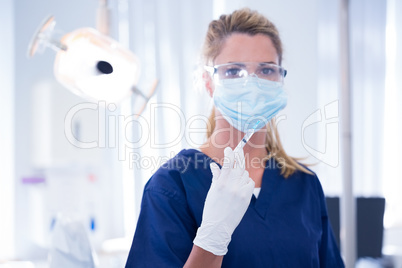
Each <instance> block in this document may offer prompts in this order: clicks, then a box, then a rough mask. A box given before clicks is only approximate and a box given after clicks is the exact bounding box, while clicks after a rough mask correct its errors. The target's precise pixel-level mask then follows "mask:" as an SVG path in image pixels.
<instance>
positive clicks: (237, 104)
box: [213, 76, 287, 132]
mask: <svg viewBox="0 0 402 268" xmlns="http://www.w3.org/2000/svg"><path fill="white" fill-rule="evenodd" d="M213 99H214V103H215V106H216V108H217V109H218V110H219V111H220V112H221V114H222V115H223V116H224V117H225V119H226V120H227V121H228V122H229V124H231V125H232V126H233V127H234V128H236V129H237V130H240V131H242V132H246V131H247V130H248V129H251V128H255V130H258V129H261V128H262V127H264V126H265V125H266V124H267V123H268V122H269V120H271V118H272V117H274V116H275V115H276V114H277V113H278V112H279V111H280V110H282V109H283V108H285V106H286V103H287V94H286V93H285V91H284V90H283V87H282V83H280V82H273V81H269V80H265V79H261V78H258V77H252V76H249V77H246V78H236V79H224V80H218V81H216V82H215V90H214V95H213ZM258 120H260V123H258V126H256V125H255V124H256V122H258Z"/></svg>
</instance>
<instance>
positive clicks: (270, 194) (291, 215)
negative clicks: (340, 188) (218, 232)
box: [126, 149, 344, 268]
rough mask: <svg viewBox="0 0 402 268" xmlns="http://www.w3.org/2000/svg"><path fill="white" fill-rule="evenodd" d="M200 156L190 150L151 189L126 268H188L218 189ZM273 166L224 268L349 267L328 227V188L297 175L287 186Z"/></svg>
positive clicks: (160, 173) (271, 162)
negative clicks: (206, 207) (210, 192)
mask: <svg viewBox="0 0 402 268" xmlns="http://www.w3.org/2000/svg"><path fill="white" fill-rule="evenodd" d="M211 162H213V160H212V159H211V158H210V157H208V156H207V155H205V154H203V153H202V152H200V151H197V150H194V149H190V150H182V151H181V152H180V153H179V154H178V155H176V156H175V157H174V158H172V159H170V160H169V161H168V162H166V163H165V164H164V165H163V166H162V167H161V168H160V169H159V170H158V171H157V172H156V173H155V174H154V175H153V176H152V177H151V179H150V180H149V181H148V183H147V184H146V186H145V189H144V195H143V199H142V204H141V212H140V216H139V219H138V224H137V228H136V231H135V235H134V240H133V244H132V246H131V250H130V253H129V256H128V260H127V263H126V267H130V268H131V267H183V265H184V264H185V262H186V260H187V258H188V256H189V254H190V252H191V249H192V247H193V239H194V237H195V235H196V232H197V229H198V227H199V226H200V225H201V219H202V211H203V207H204V201H205V198H206V195H207V193H208V190H209V188H210V186H211V181H212V173H211V170H210V167H209V164H210V163H211ZM280 171H281V170H280V168H279V167H278V163H277V162H276V161H275V160H274V159H271V160H269V161H267V163H266V168H265V171H264V174H263V179H262V185H261V192H260V194H259V196H258V198H255V196H254V195H253V197H252V199H251V202H250V205H249V207H248V209H247V211H246V214H245V215H244V217H243V219H242V220H241V222H240V224H239V225H238V227H237V228H236V230H235V231H234V233H233V235H232V240H231V242H230V244H229V247H228V253H227V254H226V255H225V256H224V258H223V263H222V267H242V268H244V267H264V268H265V267H292V268H294V267H309V268H312V267H337V268H338V267H344V264H343V261H342V259H341V257H340V253H339V250H338V247H337V245H336V242H335V239H334V236H333V233H332V229H331V226H330V223H329V220H328V215H327V209H326V203H325V198H324V193H323V190H322V188H321V184H320V182H319V180H318V178H317V177H316V176H315V175H310V174H306V173H303V172H300V171H296V172H295V173H294V174H293V175H292V176H290V177H289V178H287V179H284V177H283V176H282V175H281V174H280Z"/></svg>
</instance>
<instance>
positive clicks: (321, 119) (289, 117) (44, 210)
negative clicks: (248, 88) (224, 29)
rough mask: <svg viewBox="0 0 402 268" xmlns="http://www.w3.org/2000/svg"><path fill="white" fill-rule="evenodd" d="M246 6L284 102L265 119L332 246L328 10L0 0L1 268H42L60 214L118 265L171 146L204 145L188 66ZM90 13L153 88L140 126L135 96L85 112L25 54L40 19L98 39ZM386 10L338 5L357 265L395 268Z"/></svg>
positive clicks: (120, 0)
mask: <svg viewBox="0 0 402 268" xmlns="http://www.w3.org/2000/svg"><path fill="white" fill-rule="evenodd" d="M246 6H247V7H250V8H251V9H255V10H258V11H259V12H261V13H263V14H264V15H265V16H267V17H268V18H269V19H270V20H272V21H273V22H274V23H275V24H276V26H277V28H278V29H279V32H280V34H281V37H282V41H283V44H284V60H283V64H282V65H283V66H284V67H285V68H286V69H287V70H288V76H287V77H286V79H285V88H286V91H287V92H288V95H289V100H288V105H287V107H286V108H285V110H283V111H282V112H281V113H280V114H279V115H278V119H277V120H278V121H279V123H278V126H279V131H280V133H281V138H282V142H283V143H284V147H285V149H286V150H287V152H288V153H289V154H290V155H292V156H294V157H302V158H304V160H303V161H304V163H309V164H312V166H311V169H312V170H313V171H315V172H316V173H317V175H318V177H319V178H320V180H321V183H322V184H323V188H324V192H325V193H326V195H327V197H328V200H327V201H328V202H329V203H328V207H329V210H330V211H329V213H330V217H331V222H332V224H333V225H334V231H335V233H336V236H337V239H338V241H339V240H340V245H341V248H342V231H339V229H340V227H339V225H340V213H339V197H341V196H342V192H343V191H344V190H343V183H344V182H343V180H342V176H343V175H342V166H343V165H342V163H343V162H342V160H343V159H342V153H341V143H342V142H341V133H342V132H341V129H340V126H341V117H340V115H341V107H342V99H341V96H340V94H339V91H340V86H341V84H340V71H341V70H342V67H341V66H342V65H341V62H340V59H341V56H342V55H340V38H341V36H342V35H341V31H340V21H339V18H340V17H339V13H340V0H304V1H295V0H282V1H274V0H248V1H245V0H231V1H225V0H205V1H188V0H169V1H165V0H147V1H143V0H109V1H106V0H103V1H98V0H87V1H78V0H70V1H60V0H55V1H50V0H35V1H28V0H14V1H13V0H1V2H0V38H1V41H0V59H1V60H0V73H1V75H0V84H1V87H0V126H1V127H0V267H3V266H2V265H9V266H5V267H14V266H10V265H15V267H48V266H47V265H48V264H47V259H48V255H49V252H50V251H51V249H52V248H54V246H55V243H56V244H57V243H58V241H55V240H54V239H52V237H54V232H55V225H56V224H57V221H58V219H60V218H69V219H74V220H76V221H79V222H80V223H81V224H82V226H83V228H84V229H85V231H86V233H87V235H88V239H89V241H90V244H91V247H92V248H93V250H94V252H95V255H96V256H97V259H98V264H97V265H98V267H122V266H124V264H125V260H126V257H127V254H128V250H129V248H130V245H131V241H132V238H133V234H134V230H135V225H136V220H137V217H138V213H139V207H140V202H141V195H142V190H143V187H144V185H145V183H146V182H147V180H148V179H149V177H150V176H151V174H152V173H153V172H155V171H156V169H157V168H158V167H159V166H160V165H161V164H163V163H164V162H165V161H167V160H168V159H169V158H171V157H172V156H174V155H175V154H176V153H178V152H179V151H180V150H181V149H183V148H197V147H199V146H200V145H201V144H202V143H203V142H204V141H205V125H206V118H207V117H208V116H209V113H210V109H211V107H212V103H211V100H210V98H209V97H208V96H207V94H206V93H205V92H204V91H203V88H202V86H201V85H200V81H199V79H200V75H201V74H200V60H199V54H200V50H201V45H202V42H203V39H204V37H205V33H206V29H207V26H208V23H209V22H210V21H211V20H212V19H215V18H218V16H219V15H220V14H223V13H228V12H232V11H233V10H235V9H238V8H242V7H246ZM102 10H103V11H104V10H107V14H108V15H107V16H106V17H107V18H108V29H109V32H108V35H109V36H110V37H111V38H113V39H114V40H116V41H117V42H119V43H120V44H121V45H122V46H123V47H126V48H128V49H129V50H130V51H131V52H133V53H134V54H135V55H136V57H137V58H138V62H139V64H140V66H141V67H140V68H141V72H140V74H139V80H138V83H137V87H136V88H138V89H139V90H140V91H141V92H143V94H145V95H147V94H150V91H151V88H152V83H153V81H154V79H158V81H159V84H158V86H157V89H156V92H155V94H153V95H152V97H151V98H150V99H149V102H148V103H147V106H146V108H145V109H144V111H143V112H142V113H141V114H140V115H139V116H138V114H139V112H140V110H141V109H140V107H142V106H143V105H144V101H143V103H140V102H141V101H140V99H141V98H142V97H141V96H140V95H139V94H133V95H131V96H129V97H127V98H125V99H124V100H123V101H121V102H120V103H118V104H116V105H115V104H113V103H107V102H104V101H95V102H94V101H89V100H88V99H85V98H82V97H80V96H77V95H76V94H74V93H72V92H71V91H70V90H68V89H66V87H64V86H63V85H61V84H60V83H59V82H58V81H57V80H56V78H55V75H54V71H53V69H54V68H55V67H54V66H53V65H54V60H55V55H56V52H55V51H52V50H51V49H46V50H45V51H44V52H43V53H42V54H37V55H35V56H34V57H32V58H28V57H27V49H28V45H29V43H30V41H31V39H32V36H33V35H34V33H35V31H36V30H37V28H38V27H39V25H40V23H41V22H42V21H43V20H44V19H45V18H46V17H47V16H49V15H54V17H55V20H56V22H57V24H56V28H58V32H57V34H59V35H60V36H62V33H69V32H72V31H74V30H76V29H80V28H83V27H92V28H98V29H99V27H100V26H99V25H100V23H99V17H102V15H100V13H101V12H102ZM401 12H402V2H401V1H399V0H387V1H385V0H350V1H349V35H348V36H349V42H348V44H349V48H350V50H349V54H350V58H349V63H350V90H351V101H350V103H351V107H352V108H351V113H350V114H349V115H348V116H349V118H350V120H351V126H352V128H351V140H352V145H351V148H350V149H351V152H352V157H351V159H350V163H351V166H352V178H351V179H353V180H352V187H353V189H352V190H353V196H354V197H355V198H356V200H357V202H356V224H357V225H356V228H357V232H356V233H357V234H356V235H357V243H356V247H357V248H356V259H362V258H365V259H367V258H370V259H368V260H372V261H375V263H376V264H377V265H380V266H379V267H398V268H400V267H402V261H401V258H402V194H401V189H402V172H401V169H400V168H399V165H400V162H401V160H402V157H401V151H402V150H401V149H402V142H401V139H400V137H402V111H401V109H402V108H401V106H400V105H399V104H400V103H401V102H402V76H401V73H402V46H401V45H400V44H401V40H402V17H401V16H400V15H398V14H401ZM97 21H98V23H97ZM133 75H135V74H133ZM118 86H119V85H118V84H116V87H118ZM133 114H137V116H133ZM370 238H371V239H370ZM365 239H366V240H365ZM363 245H366V246H367V245H368V247H364V246H363ZM357 265H359V263H357Z"/></svg>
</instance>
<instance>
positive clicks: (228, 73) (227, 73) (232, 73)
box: [225, 68, 241, 77]
mask: <svg viewBox="0 0 402 268" xmlns="http://www.w3.org/2000/svg"><path fill="white" fill-rule="evenodd" d="M240 72H241V69H240V68H229V69H226V71H225V76H227V77H234V76H240Z"/></svg>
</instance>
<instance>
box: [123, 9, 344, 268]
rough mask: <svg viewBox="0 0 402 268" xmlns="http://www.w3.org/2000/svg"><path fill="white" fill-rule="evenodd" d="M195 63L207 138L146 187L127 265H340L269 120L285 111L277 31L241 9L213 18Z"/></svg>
mask: <svg viewBox="0 0 402 268" xmlns="http://www.w3.org/2000/svg"><path fill="white" fill-rule="evenodd" d="M204 58H205V63H206V72H205V73H204V81H205V85H206V89H207V91H208V92H209V94H210V96H211V97H213V99H214V104H215V107H214V109H213V111H212V115H211V117H210V126H209V129H208V140H207V142H206V143H205V144H204V145H203V146H202V147H201V148H200V150H194V149H190V150H183V151H181V152H180V153H179V154H178V155H176V156H175V157H174V158H172V159H171V160H170V161H168V162H167V163H166V164H165V165H163V166H162V167H161V168H160V169H159V170H158V171H157V172H156V173H155V174H154V175H153V176H152V178H151V179H150V180H149V182H148V183H147V185H146V186H145V190H144V196H143V201H142V205H141V206H142V207H141V213H140V217H139V220H138V225H137V229H136V233H135V235H134V240H133V244H132V248H131V251H130V254H129V257H128V260H127V264H126V267H182V266H185V267H343V266H344V265H343V262H342V259H341V257H340V254H339V250H338V248H337V246H336V243H335V240H334V237H333V234H332V230H331V227H330V225H329V221H328V216H327V211H326V205H325V199H324V194H323V191H322V188H321V185H320V182H319V180H318V179H317V177H316V176H315V175H314V174H313V173H312V172H311V171H310V170H308V169H306V168H305V167H304V166H302V165H300V164H299V163H297V162H296V161H295V160H294V159H293V158H291V157H289V156H288V155H287V154H286V153H285V152H284V150H283V147H282V145H281V143H280V140H279V136H278V132H277V130H276V127H275V124H274V120H273V119H272V118H273V116H274V115H275V114H276V113H277V112H278V111H280V110H281V109H283V107H285V105H286V94H285V93H284V92H283V89H282V85H283V79H284V77H285V75H286V71H285V70H284V69H283V68H282V67H281V60H282V44H281V41H280V38H279V34H278V31H277V29H276V28H275V26H274V25H273V24H272V23H271V22H270V21H268V20H267V19H266V18H265V17H264V16H262V15H261V14H259V13H257V12H254V11H251V10H249V9H241V10H238V11H235V12H233V13H232V14H230V15H222V16H221V17H220V18H219V19H218V20H215V21H212V22H211V23H210V25H209V29H208V33H207V36H206V40H205V44H204ZM253 132H254V134H253V135H252V136H251V138H250V140H249V141H248V142H247V143H246V144H245V146H244V147H243V145H244V142H241V141H242V138H243V136H244V135H245V134H246V133H247V134H251V133H253ZM245 141H247V139H246V140H245ZM239 143H240V145H241V146H239V148H237V149H236V150H234V148H235V147H236V146H237V145H238V144H239ZM219 166H221V168H220V167H219ZM253 193H254V194H253Z"/></svg>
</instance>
